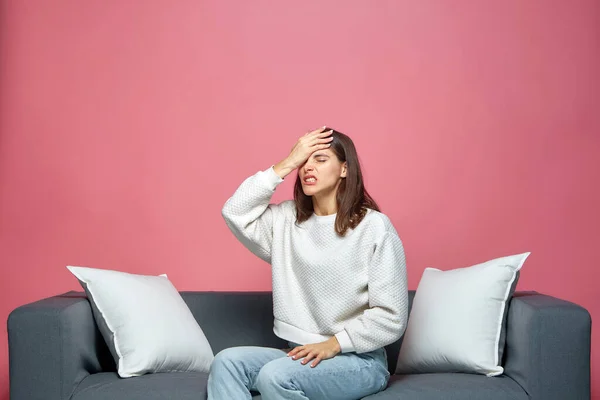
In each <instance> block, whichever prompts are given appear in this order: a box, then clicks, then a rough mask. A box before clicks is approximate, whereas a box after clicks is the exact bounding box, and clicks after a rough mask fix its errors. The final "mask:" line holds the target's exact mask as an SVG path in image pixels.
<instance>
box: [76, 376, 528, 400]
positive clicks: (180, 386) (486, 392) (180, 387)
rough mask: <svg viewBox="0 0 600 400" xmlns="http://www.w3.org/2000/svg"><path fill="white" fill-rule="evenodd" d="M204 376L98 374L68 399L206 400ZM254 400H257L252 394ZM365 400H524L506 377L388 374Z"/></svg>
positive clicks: (258, 396)
mask: <svg viewBox="0 0 600 400" xmlns="http://www.w3.org/2000/svg"><path fill="white" fill-rule="evenodd" d="M207 383H208V374H207V373H204V372H171V373H156V374H147V375H143V376H138V377H133V378H125V379H123V378H120V377H119V375H117V373H116V372H102V373H98V374H93V375H90V376H88V377H87V378H85V379H84V380H83V381H82V382H81V383H80V384H79V386H78V387H77V391H76V392H75V394H74V395H73V398H72V400H163V399H173V400H192V399H193V400H201V399H206V385H207ZM253 394H254V395H255V396H253V399H254V400H258V399H260V395H258V393H253ZM364 399H368V400H482V399H483V400H528V397H527V394H526V393H525V391H524V390H523V389H522V388H521V387H520V386H519V385H518V384H517V383H516V382H515V381H513V380H512V379H511V378H509V377H508V376H506V375H501V376H496V377H489V378H488V377H486V376H484V375H476V374H462V373H456V374H451V373H440V374H415V375H392V376H391V377H390V382H389V384H388V387H387V388H386V389H385V390H384V391H381V392H379V393H377V394H374V395H371V396H367V397H365V398H364Z"/></svg>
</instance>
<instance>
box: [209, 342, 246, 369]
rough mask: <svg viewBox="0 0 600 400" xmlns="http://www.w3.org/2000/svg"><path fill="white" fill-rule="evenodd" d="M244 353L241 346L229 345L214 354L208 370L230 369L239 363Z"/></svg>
mask: <svg viewBox="0 0 600 400" xmlns="http://www.w3.org/2000/svg"><path fill="white" fill-rule="evenodd" d="M244 353H245V351H244V349H243V348H242V347H229V348H227V349H223V350H221V351H220V352H218V353H217V354H216V355H215V358H214V359H213V361H212V363H211V365H210V371H211V372H212V371H214V370H222V369H226V370H228V371H231V370H232V369H234V368H236V365H238V364H239V361H240V360H241V359H242V358H243V355H244Z"/></svg>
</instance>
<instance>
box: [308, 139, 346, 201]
mask: <svg viewBox="0 0 600 400" xmlns="http://www.w3.org/2000/svg"><path fill="white" fill-rule="evenodd" d="M298 175H299V176H300V181H301V182H302V190H303V191H304V194H305V195H307V196H314V195H321V194H322V195H329V194H331V193H335V191H336V190H337V187H338V185H339V183H340V181H341V180H342V178H344V177H346V163H345V162H340V160H338V158H337V157H336V155H335V154H334V153H333V151H332V150H331V149H323V150H317V151H315V152H314V153H313V154H312V155H311V156H310V157H309V158H308V160H306V162H305V163H304V165H302V166H301V167H300V168H299V169H298Z"/></svg>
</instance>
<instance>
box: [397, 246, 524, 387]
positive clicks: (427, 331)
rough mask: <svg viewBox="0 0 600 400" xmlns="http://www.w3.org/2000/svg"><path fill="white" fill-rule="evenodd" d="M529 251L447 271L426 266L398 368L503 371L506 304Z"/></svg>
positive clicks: (407, 371)
mask: <svg viewBox="0 0 600 400" xmlns="http://www.w3.org/2000/svg"><path fill="white" fill-rule="evenodd" d="M529 254H530V253H529V252H527V253H523V254H517V255H513V256H508V257H502V258H497V259H494V260H490V261H487V262H484V263H481V264H477V265H474V266H471V267H466V268H457V269H453V270H448V271H440V270H439V269H435V268H426V269H425V271H424V272H423V276H422V277H421V281H420V282H419V286H418V287H417V290H416V293H415V297H414V299H413V305H412V309H411V311H410V316H409V319H408V324H407V326H406V332H405V334H404V339H403V340H402V345H401V348H400V354H399V356H398V364H397V367H396V373H399V374H412V373H435V372H470V373H478V374H485V375H487V376H496V375H500V374H502V373H503V372H504V369H503V368H502V366H501V364H502V355H503V351H504V343H505V340H506V327H505V325H506V323H505V321H506V311H507V304H508V301H510V298H511V297H512V294H513V293H514V290H515V287H516V283H517V281H518V278H519V270H520V269H521V267H522V266H523V263H524V262H525V259H527V257H528V256H529Z"/></svg>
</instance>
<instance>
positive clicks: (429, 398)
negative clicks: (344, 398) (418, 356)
mask: <svg viewBox="0 0 600 400" xmlns="http://www.w3.org/2000/svg"><path fill="white" fill-rule="evenodd" d="M364 399H365V400H366V399H368V400H528V396H527V393H525V391H524V390H523V389H522V388H521V386H519V384H518V383H516V382H515V381H514V380H512V379H511V378H510V377H508V376H506V375H500V376H495V377H487V376H485V375H478V374H466V373H437V374H411V375H392V376H390V381H389V383H388V387H387V388H386V389H385V390H383V391H381V392H379V393H377V394H374V395H371V396H367V397H365V398H364Z"/></svg>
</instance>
